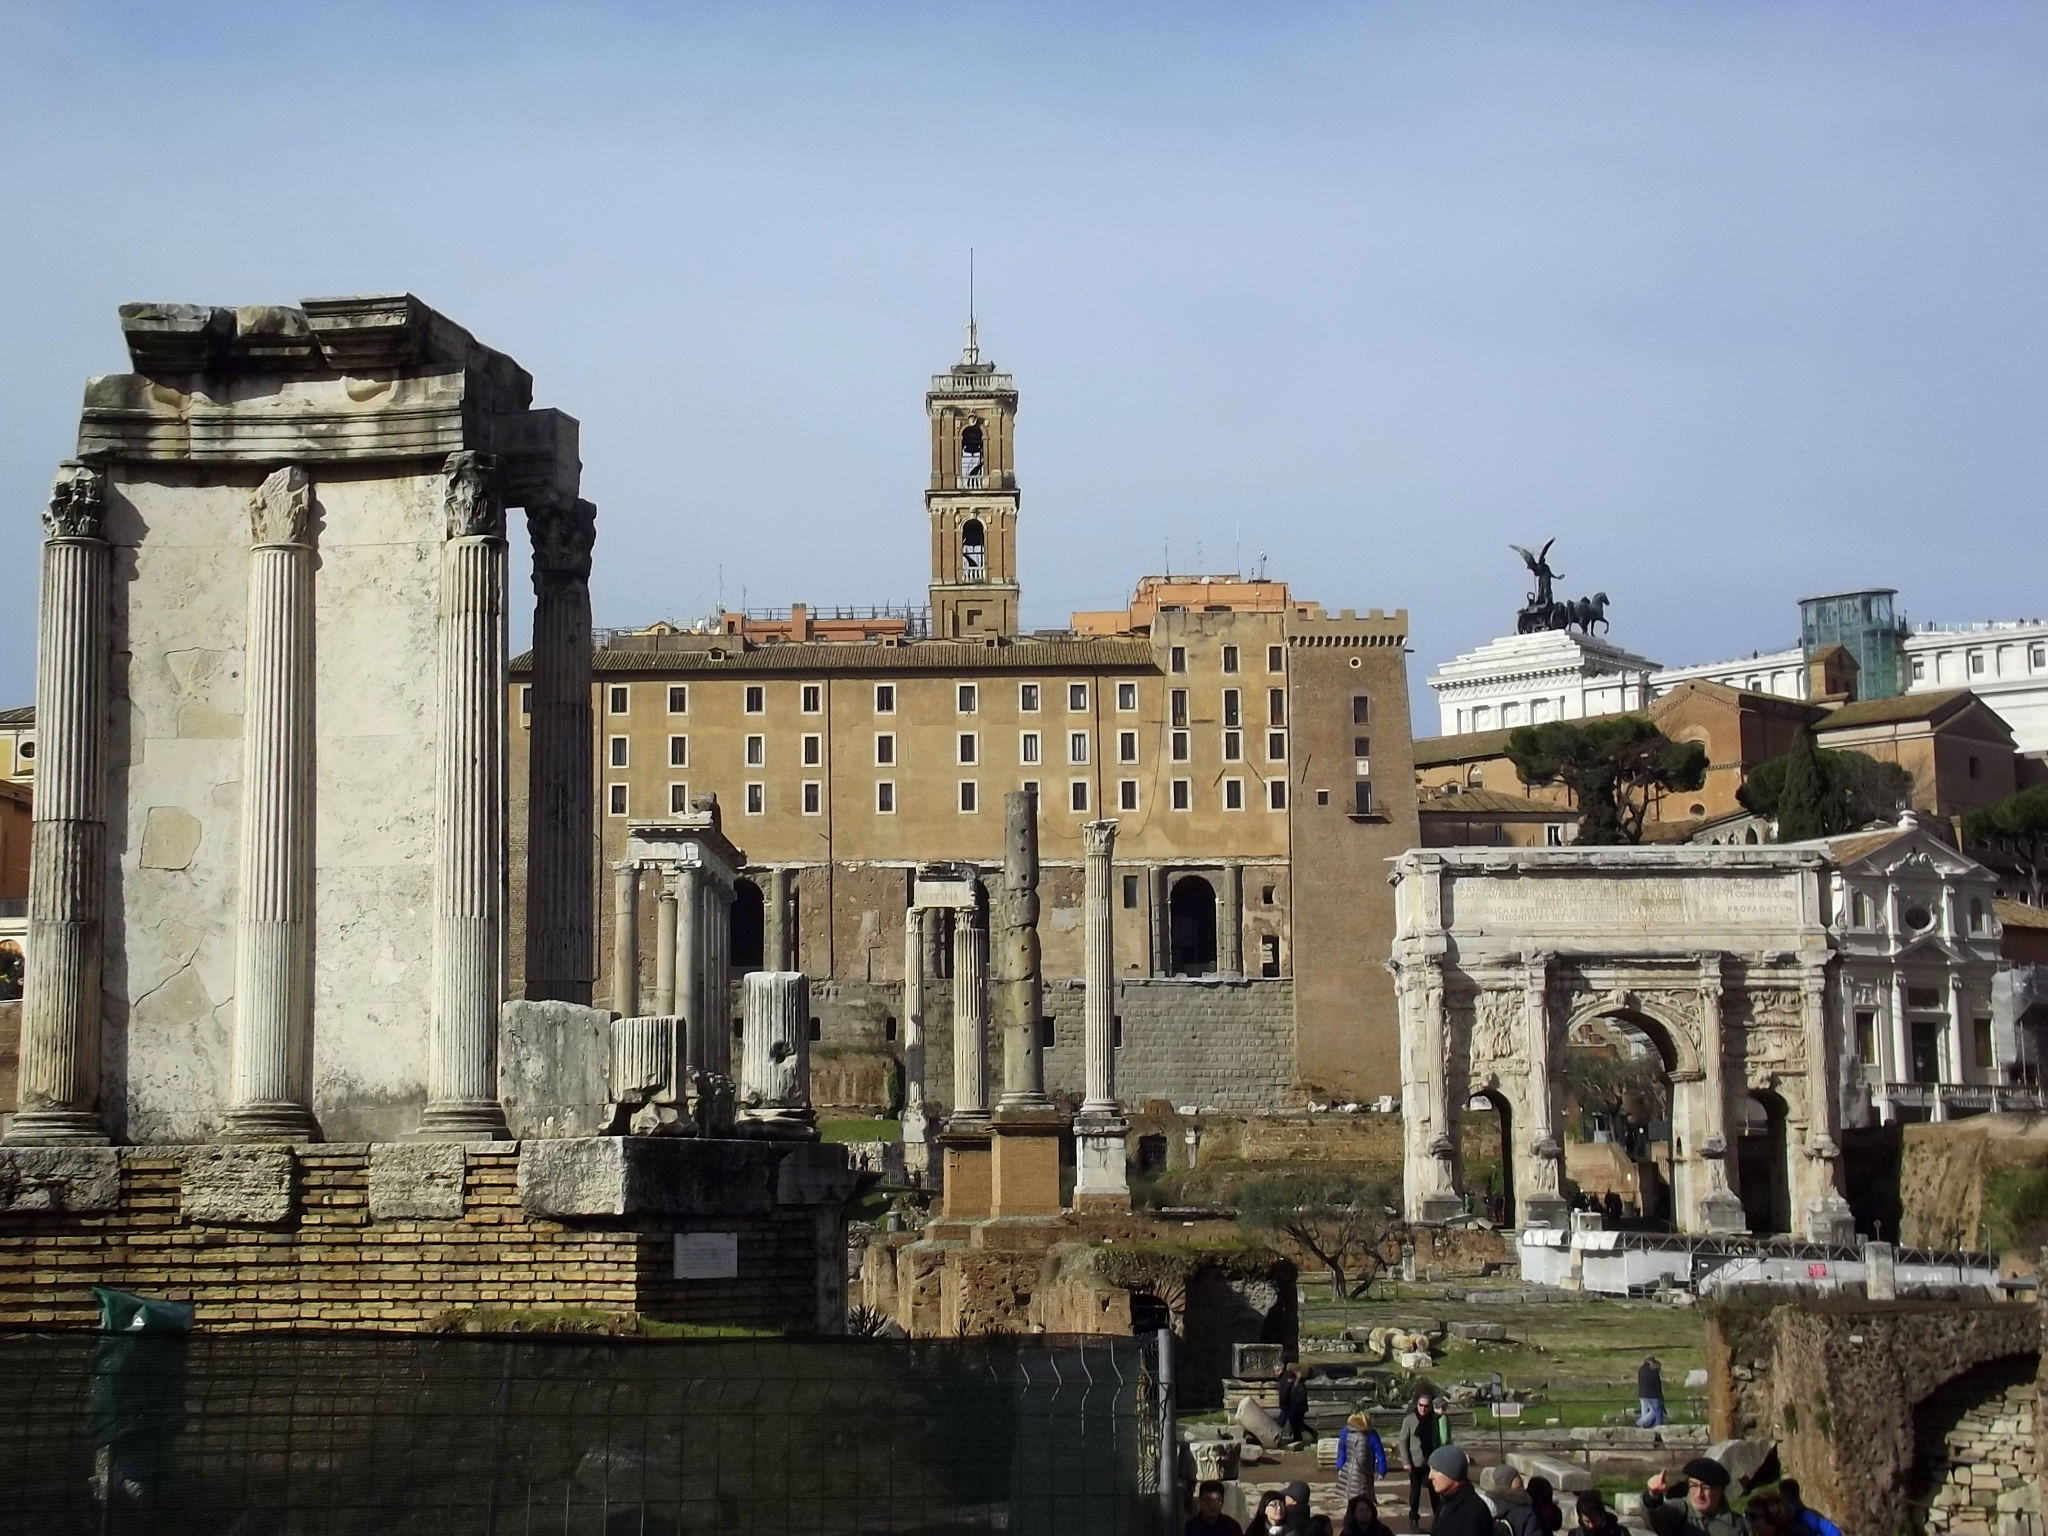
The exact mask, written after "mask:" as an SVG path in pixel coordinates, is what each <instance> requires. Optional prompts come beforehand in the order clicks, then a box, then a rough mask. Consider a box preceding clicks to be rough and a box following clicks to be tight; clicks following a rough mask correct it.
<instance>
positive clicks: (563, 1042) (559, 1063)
mask: <svg viewBox="0 0 2048 1536" xmlns="http://www.w3.org/2000/svg"><path fill="white" fill-rule="evenodd" d="M498 1018H499V1024H498V1095H499V1099H500V1101H501V1102H502V1103H503V1104H504V1106H505V1123H506V1126H507V1128H508V1129H509V1130H510V1131H511V1133H512V1135H513V1136H514V1137H516V1138H518V1139H519V1140H521V1141H532V1140H538V1139H541V1138H550V1139H554V1138H561V1137H571V1136H595V1135H597V1134H599V1132H600V1131H602V1130H603V1121H604V1114H605V1108H606V1101H607V1099H608V1098H609V1093H608V1091H607V1085H606V1081H605V1063H606V1061H607V1060H608V1059H609V1056H610V1052H611V1018H612V1016H611V1014H610V1013H608V1012H607V1011H606V1010H604V1009H602V1008H585V1007H582V1006H580V1005H578V1004H576V1003H560V1002H527V1001H524V1000H515V1001H512V1002H509V1003H506V1004H505V1006H504V1007H503V1008H502V1009H500V1010H499V1014H498Z"/></svg>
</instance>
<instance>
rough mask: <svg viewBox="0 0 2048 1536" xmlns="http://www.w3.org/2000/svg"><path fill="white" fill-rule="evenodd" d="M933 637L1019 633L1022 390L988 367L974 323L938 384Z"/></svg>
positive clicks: (929, 407)
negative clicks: (1019, 413)
mask: <svg viewBox="0 0 2048 1536" xmlns="http://www.w3.org/2000/svg"><path fill="white" fill-rule="evenodd" d="M924 403H925V411H926V413H927V414H928V415H929V416H930V417H931V423H932V479H931V488H930V489H929V490H927V491H926V492H925V493H924V500H925V509H926V511H927V512H929V514H930V515H931V524H932V583H931V603H932V634H933V635H935V636H937V637H939V638H941V639H974V638H986V637H991V636H998V635H1014V634H1016V633H1017V471H1016V463H1017V460H1016V449H1017V432H1016V428H1017V386H1016V382H1015V381H1014V380H1013V379H1012V378H1011V377H1010V375H1008V374H1007V373H998V372H997V371H996V366H995V364H994V363H985V362H983V361H982V360H981V347H980V345H979V342H978V338H977V335H976V327H975V322H974V321H973V320H972V319H969V320H968V322H967V345H966V347H965V349H964V350H963V351H962V352H961V354H960V361H959V362H957V363H955V364H954V365H953V366H952V367H951V368H949V369H948V370H947V371H946V372H944V373H938V374H934V375H932V387H931V390H930V392H929V393H927V394H926V395H925V397H924Z"/></svg>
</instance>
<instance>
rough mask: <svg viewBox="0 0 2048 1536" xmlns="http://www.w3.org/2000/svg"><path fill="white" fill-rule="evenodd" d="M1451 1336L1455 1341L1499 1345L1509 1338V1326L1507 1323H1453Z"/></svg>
mask: <svg viewBox="0 0 2048 1536" xmlns="http://www.w3.org/2000/svg"><path fill="white" fill-rule="evenodd" d="M1450 1335H1451V1337H1452V1338H1454V1339H1471V1340H1473V1341H1475V1342H1480V1341H1484V1342H1486V1343H1493V1344H1498V1343H1500V1342H1501V1341H1503V1340H1504V1339H1506V1338H1507V1336H1508V1326H1507V1324H1506V1323H1452V1324H1451V1326H1450Z"/></svg>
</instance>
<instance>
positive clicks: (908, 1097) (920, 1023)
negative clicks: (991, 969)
mask: <svg viewBox="0 0 2048 1536" xmlns="http://www.w3.org/2000/svg"><path fill="white" fill-rule="evenodd" d="M924 925H925V909H924V908H922V907H909V908H906V909H905V910H904V913H903V1139H904V1140H905V1141H907V1142H911V1141H916V1142H921V1141H924V1140H925V1139H926V1126H925V1108H924Z"/></svg>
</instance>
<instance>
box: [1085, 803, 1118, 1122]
mask: <svg viewBox="0 0 2048 1536" xmlns="http://www.w3.org/2000/svg"><path fill="white" fill-rule="evenodd" d="M1081 848H1082V857H1083V860H1084V874H1083V887H1082V889H1083V895H1082V898H1081V900H1082V908H1081V947H1082V955H1081V969H1082V985H1083V987H1084V988H1085V991H1084V994H1083V1000H1082V1008H1083V1013H1082V1025H1081V1040H1082V1045H1083V1047H1084V1049H1085V1051H1086V1054H1087V1058H1088V1059H1087V1062H1086V1078H1087V1080H1086V1083H1085V1084H1084V1088H1083V1095H1082V1100H1081V1113H1082V1114H1083V1115H1086V1116H1095V1115H1114V1114H1115V1113H1116V1110H1117V1102H1116V907H1115V904H1114V903H1113V902H1112V901H1111V900H1110V885H1111V883H1112V880H1113V875H1112V869H1113V867H1114V864H1115V860H1116V823H1115V822H1114V821H1091V822H1088V823H1086V824H1085V825H1084V826H1083V827H1082V828H1081Z"/></svg>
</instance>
